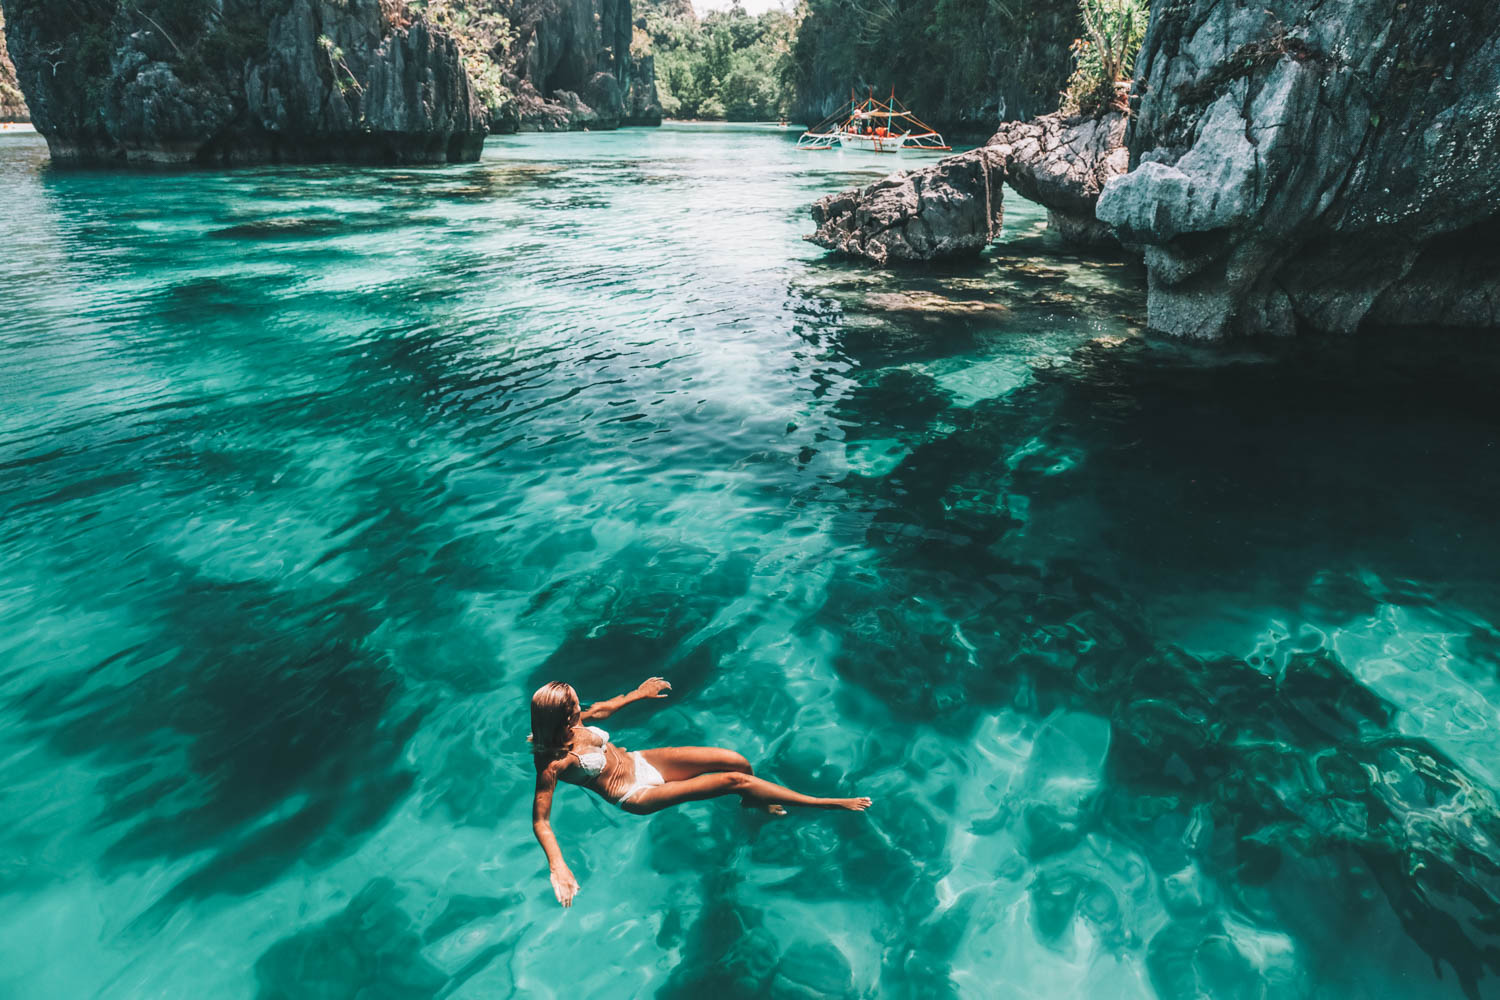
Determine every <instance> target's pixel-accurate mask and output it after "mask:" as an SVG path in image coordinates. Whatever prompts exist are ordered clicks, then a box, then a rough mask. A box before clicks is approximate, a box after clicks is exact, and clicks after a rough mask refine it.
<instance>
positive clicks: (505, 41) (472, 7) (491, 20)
mask: <svg viewBox="0 0 1500 1000" xmlns="http://www.w3.org/2000/svg"><path fill="white" fill-rule="evenodd" d="M396 2H398V0H382V3H383V4H394V3H396ZM407 3H408V4H409V5H410V6H411V7H412V8H415V9H418V10H421V11H422V12H423V13H424V14H426V15H427V19H428V20H429V21H431V22H432V23H433V25H434V26H436V27H437V28H438V29H440V30H442V31H445V32H447V33H448V34H450V35H452V36H453V40H454V41H456V42H457V43H458V49H459V51H460V52H462V53H463V56H464V68H465V69H467V70H468V72H469V82H470V83H472V84H473V85H474V93H475V94H476V95H477V96H478V97H479V100H480V103H482V104H483V105H484V106H485V108H486V109H488V110H489V112H490V113H491V115H494V114H496V113H498V112H499V111H500V109H501V108H502V107H504V105H505V104H506V103H507V102H509V101H510V99H511V96H512V95H511V92H510V90H509V88H507V87H506V86H505V83H504V80H503V74H504V67H505V66H506V60H507V56H508V55H509V53H510V47H511V45H512V44H513V43H514V42H515V40H516V31H515V27H514V25H513V24H512V23H511V19H510V16H509V15H510V13H511V9H512V7H513V4H512V3H511V0H407Z"/></svg>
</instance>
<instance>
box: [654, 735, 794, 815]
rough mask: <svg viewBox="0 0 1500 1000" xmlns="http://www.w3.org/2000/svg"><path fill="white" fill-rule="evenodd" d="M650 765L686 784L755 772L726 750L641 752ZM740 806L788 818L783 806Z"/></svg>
mask: <svg viewBox="0 0 1500 1000" xmlns="http://www.w3.org/2000/svg"><path fill="white" fill-rule="evenodd" d="M640 754H641V756H642V757H644V758H646V763H648V764H650V765H651V766H652V767H654V768H656V770H657V771H658V772H659V773H660V774H661V776H662V778H663V779H664V780H666V781H686V780H687V779H688V778H696V777H697V776H698V775H700V774H712V773H714V772H717V771H739V772H740V773H742V774H754V773H755V769H754V768H753V767H751V766H750V762H749V761H748V760H746V759H745V755H744V754H741V753H736V752H735V751H733V750H726V749H724V748H723V747H658V748H656V749H654V750H642V751H640ZM740 804H741V805H743V806H745V807H746V808H747V809H764V810H765V811H766V812H768V813H770V814H771V815H772V816H785V815H786V810H785V809H783V808H782V807H781V805H780V804H779V803H774V802H773V803H771V804H769V805H767V804H766V803H763V802H752V801H750V800H749V799H747V798H741V799H740Z"/></svg>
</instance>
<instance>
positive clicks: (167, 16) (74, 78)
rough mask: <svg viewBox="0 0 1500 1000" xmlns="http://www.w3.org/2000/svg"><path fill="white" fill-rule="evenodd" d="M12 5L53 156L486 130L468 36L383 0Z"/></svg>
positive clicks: (155, 158) (476, 145) (337, 150)
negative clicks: (461, 42)
mask: <svg viewBox="0 0 1500 1000" xmlns="http://www.w3.org/2000/svg"><path fill="white" fill-rule="evenodd" d="M0 6H3V8H4V12H5V16H6V30H7V34H8V36H9V44H10V51H11V55H12V56H13V58H14V59H15V61H16V68H17V70H18V76H19V79H20V84H21V88H22V90H23V91H24V92H25V95H26V101H27V104H28V106H29V107H30V109H31V113H32V118H33V121H34V123H35V125H36V127H37V130H38V131H40V132H41V133H42V134H43V135H44V136H45V137H46V139H47V144H48V147H49V148H50V150H51V153H52V158H53V160H54V161H56V162H61V163H99V164H184V163H200V164H212V163H246V162H265V161H271V162H306V161H352V162H375V163H440V162H449V161H462V160H475V159H478V157H479V152H480V148H481V146H482V144H483V141H484V132H485V129H484V122H483V112H482V110H481V108H480V107H479V104H478V102H477V101H476V100H475V97H474V93H473V89H472V87H471V86H470V83H469V78H468V75H467V73H466V72H465V70H464V65H463V61H462V59H461V57H460V54H459V51H458V47H457V45H456V44H455V43H454V41H453V40H452V39H451V38H449V37H448V36H447V35H444V34H442V33H441V32H438V31H435V30H434V29H432V27H431V26H430V25H429V24H428V23H427V22H426V21H425V20H424V19H423V18H421V17H420V16H419V15H402V16H401V17H399V18H397V17H394V16H392V15H389V14H388V13H387V11H386V9H385V7H384V6H383V5H382V4H381V3H380V2H379V0H224V2H223V3H222V4H220V5H215V6H214V7H212V8H210V7H205V8H204V9H202V10H196V11H195V10H192V9H189V10H183V9H182V8H180V7H173V6H171V5H166V4H152V3H148V2H142V3H138V4H125V3H120V2H112V3H97V4H87V5H86V4H72V3H42V2H38V0H0ZM174 14H175V16H174Z"/></svg>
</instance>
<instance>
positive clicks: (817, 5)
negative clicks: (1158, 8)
mask: <svg viewBox="0 0 1500 1000" xmlns="http://www.w3.org/2000/svg"><path fill="white" fill-rule="evenodd" d="M1081 32H1082V27H1081V24H1080V21H1079V16H1078V0H1007V2H1005V3H990V4H983V3H980V4H974V3H965V2H963V0H887V2H885V3H882V4H881V5H879V6H878V8H877V10H876V12H875V13H873V14H872V9H871V8H870V7H868V6H865V5H861V4H853V3H847V2H843V0H807V6H806V17H805V18H804V20H803V22H802V25H801V28H800V29H799V31H798V34H797V44H796V47H795V50H794V52H793V57H794V61H795V65H796V73H797V105H796V107H795V108H794V109H793V110H794V114H795V115H796V116H797V117H798V118H799V119H800V120H803V121H806V122H807V123H809V124H811V123H813V122H817V121H819V120H821V119H822V118H823V117H825V116H826V115H828V114H831V113H832V112H833V111H835V110H836V109H837V108H838V107H839V106H840V105H841V104H842V103H843V102H845V101H847V100H848V99H849V92H850V88H851V87H852V88H855V89H856V90H857V91H858V92H859V93H860V95H861V96H862V95H863V94H864V93H865V91H866V89H867V88H872V89H873V90H874V91H875V93H876V94H877V96H882V97H883V96H885V94H886V93H887V92H888V91H889V90H890V89H891V88H892V87H894V88H895V89H896V93H897V95H898V96H900V97H901V99H902V100H904V101H905V102H906V103H907V104H908V105H910V106H911V107H912V108H913V109H915V110H916V112H917V113H918V114H919V115H921V116H922V118H923V119H924V120H925V121H928V122H931V123H932V124H933V125H935V126H937V127H938V128H939V129H941V130H943V131H944V132H947V133H952V135H950V138H954V137H962V136H968V137H972V138H983V137H985V136H988V135H989V134H990V133H992V132H993V131H994V130H995V126H996V125H997V124H999V123H1000V122H1001V121H1005V120H1024V119H1029V118H1033V117H1035V116H1037V115H1042V114H1047V113H1049V112H1051V111H1055V110H1056V109H1057V106H1058V95H1059V92H1060V91H1061V90H1062V89H1063V86H1064V84H1065V83H1066V82H1067V79H1068V74H1069V73H1070V72H1071V71H1072V68H1073V61H1072V56H1071V55H1070V53H1069V50H1068V45H1069V43H1071V42H1072V40H1073V39H1074V38H1076V37H1078V35H1079V34H1081Z"/></svg>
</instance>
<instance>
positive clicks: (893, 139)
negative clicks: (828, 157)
mask: <svg viewBox="0 0 1500 1000" xmlns="http://www.w3.org/2000/svg"><path fill="white" fill-rule="evenodd" d="M839 145H840V146H843V147H844V148H845V149H863V150H865V151H867V152H872V153H899V152H901V147H903V146H904V145H906V136H904V135H884V136H882V135H861V134H859V133H857V132H840V133H839Z"/></svg>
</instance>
